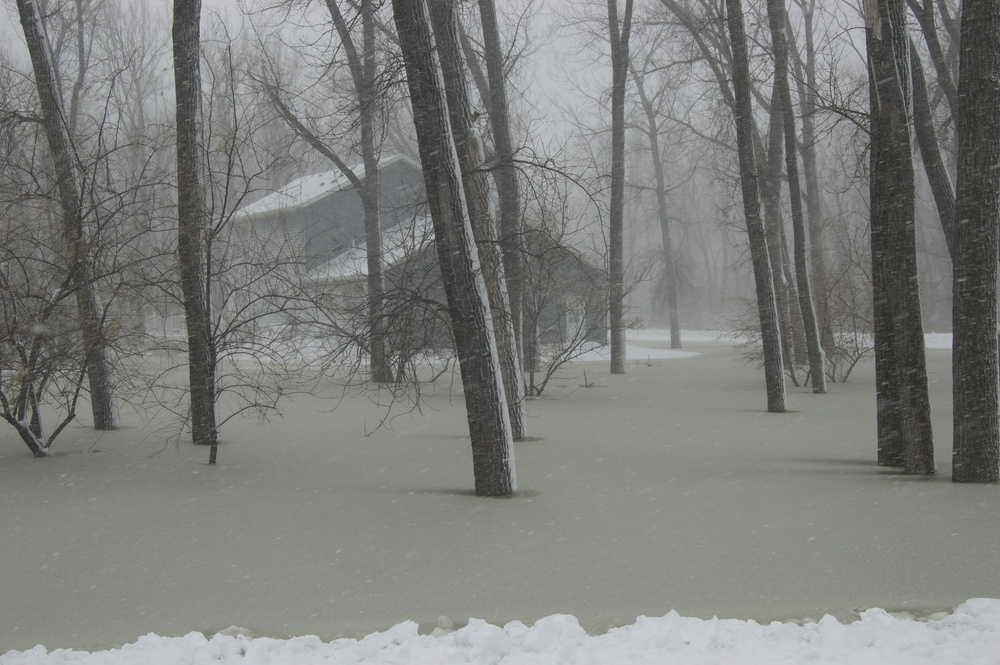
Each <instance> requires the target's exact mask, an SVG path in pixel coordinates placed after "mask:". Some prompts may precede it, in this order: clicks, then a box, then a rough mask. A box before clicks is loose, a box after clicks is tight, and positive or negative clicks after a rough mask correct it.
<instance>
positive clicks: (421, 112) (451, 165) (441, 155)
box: [392, 0, 517, 496]
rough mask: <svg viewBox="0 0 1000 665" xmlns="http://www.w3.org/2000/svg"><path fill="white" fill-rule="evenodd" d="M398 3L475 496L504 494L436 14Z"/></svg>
mask: <svg viewBox="0 0 1000 665" xmlns="http://www.w3.org/2000/svg"><path fill="white" fill-rule="evenodd" d="M392 5H393V10H394V11H393V18H394V20H395V23H396V30H397V33H398V35H399V44H400V50H401V51H402V54H403V62H404V64H405V66H406V75H407V85H408V88H409V90H410V101H411V104H412V106H413V121H414V125H415V127H416V133H417V140H418V143H419V146H420V161H421V164H422V166H423V173H424V182H425V184H426V189H427V193H428V198H429V201H430V208H431V218H432V220H433V223H434V235H435V243H436V245H437V251H438V261H439V262H440V265H441V274H442V277H443V278H444V287H445V294H446V296H447V299H448V309H449V311H450V313H451V320H452V328H453V331H454V336H455V345H456V347H457V349H458V358H459V365H460V369H461V374H462V385H463V387H464V389H465V395H466V410H467V414H468V421H469V433H470V435H471V437H472V459H473V471H474V476H475V484H476V494H478V495H480V496H506V495H510V494H512V493H513V492H514V491H515V490H516V488H517V482H516V479H515V474H514V447H513V442H512V437H511V431H510V421H509V419H508V415H507V406H506V397H505V393H504V388H503V380H502V377H501V372H500V366H499V360H498V357H497V350H496V341H495V339H494V337H493V330H492V321H491V317H490V309H489V302H488V301H487V297H486V287H485V284H484V282H483V278H482V274H481V272H480V265H479V256H478V252H477V250H476V245H475V239H474V237H473V234H472V228H471V226H470V224H469V220H468V214H467V211H466V208H465V202H464V200H463V196H462V189H461V179H460V175H459V173H460V167H459V166H458V164H457V157H456V154H455V147H454V142H453V139H452V134H451V127H450V123H449V118H448V104H447V101H446V99H445V90H444V81H443V80H442V75H441V71H440V69H439V67H438V63H437V58H436V57H435V52H434V41H433V37H432V31H431V23H430V16H429V14H428V10H427V5H426V2H425V0H417V1H416V2H414V1H413V0H393V3H392Z"/></svg>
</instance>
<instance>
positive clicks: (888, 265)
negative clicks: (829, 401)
mask: <svg viewBox="0 0 1000 665" xmlns="http://www.w3.org/2000/svg"><path fill="white" fill-rule="evenodd" d="M866 32H867V40H868V66H869V90H870V103H871V115H870V117H871V131H870V136H871V176H870V177H871V185H870V187H871V194H870V201H871V244H872V287H873V291H874V292H873V297H874V299H875V301H876V306H875V318H876V323H875V344H876V347H875V354H876V368H875V369H876V383H877V389H878V390H879V391H880V392H879V394H878V395H877V398H876V399H877V407H878V409H879V414H880V416H881V413H882V410H883V409H886V410H888V414H887V415H889V414H891V412H892V411H893V410H895V409H898V410H899V413H898V415H892V419H890V418H889V417H887V418H885V419H883V418H881V417H880V418H879V462H880V463H882V464H887V463H898V462H899V457H900V456H901V455H902V457H903V460H902V461H903V466H904V469H905V472H906V473H909V474H930V473H933V472H934V446H933V439H932V433H931V421H930V401H929V398H928V394H927V369H926V364H925V357H924V336H923V325H922V322H921V318H920V294H919V290H918V285H917V262H916V235H915V229H914V181H913V161H912V154H911V150H912V148H911V140H910V127H911V125H910V119H911V115H910V81H911V79H910V71H909V66H910V56H909V41H908V39H907V35H906V10H905V8H904V6H903V0H872V1H871V2H869V3H868V4H867V30H866ZM886 317H888V320H886ZM887 338H888V339H887ZM879 356H881V357H882V363H881V364H879ZM880 369H881V373H880ZM889 382H892V383H894V384H895V385H896V389H897V390H898V393H897V392H896V391H894V390H892V389H891V388H890V389H889V390H888V391H887V392H884V393H883V392H882V390H883V389H884V388H885V387H886V386H887V384H888V383H889ZM894 393H895V394H894ZM894 399H898V405H897V404H892V403H891V402H892V400H894ZM895 418H898V420H894V419H895ZM884 427H900V429H899V430H895V429H883V428H884Z"/></svg>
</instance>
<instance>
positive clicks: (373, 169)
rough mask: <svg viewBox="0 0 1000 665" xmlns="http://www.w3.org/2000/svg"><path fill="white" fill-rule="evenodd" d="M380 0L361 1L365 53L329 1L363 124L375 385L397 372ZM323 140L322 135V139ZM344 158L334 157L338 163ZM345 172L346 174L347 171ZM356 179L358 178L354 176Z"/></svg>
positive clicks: (362, 187) (371, 358)
mask: <svg viewBox="0 0 1000 665" xmlns="http://www.w3.org/2000/svg"><path fill="white" fill-rule="evenodd" d="M377 5H378V3H376V2H375V0H362V2H361V5H360V10H359V11H360V12H361V32H362V36H361V39H362V43H361V46H362V52H361V53H358V50H357V47H356V46H355V44H354V38H353V37H352V36H351V31H350V27H349V26H348V25H347V21H346V20H344V15H343V14H342V13H341V11H340V7H339V6H338V5H337V2H336V0H326V6H327V10H328V11H329V12H330V18H331V19H332V20H333V24H334V28H335V29H336V30H337V34H338V36H339V37H340V42H341V44H342V45H343V47H344V53H345V55H346V56H347V66H348V69H349V70H350V72H351V80H352V82H353V83H354V92H355V95H356V96H357V101H358V124H359V125H360V127H361V160H362V162H363V163H364V165H365V174H364V178H363V179H361V180H360V182H359V183H358V184H360V187H358V194H359V195H360V196H361V205H362V208H363V209H364V216H365V219H364V224H365V257H366V260H367V268H368V278H367V289H368V350H369V353H370V356H369V370H370V375H371V380H372V381H374V382H376V383H391V382H392V372H391V370H390V368H389V365H388V362H387V361H386V331H385V327H386V326H385V311H384V310H385V278H384V276H383V274H382V268H383V266H382V264H383V259H382V222H381V220H382V213H381V209H380V203H381V184H380V168H379V158H380V153H381V150H380V146H379V142H378V139H377V138H376V114H377V110H378V108H377V107H378V104H377V88H376V80H375V79H376V77H377V76H378V71H377V69H378V68H377V65H378V63H377V60H376V45H375V29H376V25H375V24H376V20H375V19H376V16H375V12H376V11H377V10H378V6H377ZM317 140H318V139H317ZM339 161H340V160H339V159H338V160H335V161H334V163H335V164H337V162H339ZM344 167H345V168H341V171H345V169H346V165H344ZM345 175H347V174H346V173H345ZM355 179H357V178H356V176H355Z"/></svg>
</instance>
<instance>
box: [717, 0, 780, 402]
mask: <svg viewBox="0 0 1000 665" xmlns="http://www.w3.org/2000/svg"><path fill="white" fill-rule="evenodd" d="M741 5H742V3H741V2H740V0H726V14H727V22H728V25H729V36H730V43H731V46H732V52H733V96H734V104H733V113H734V116H735V120H736V145H737V149H738V151H739V165H740V184H741V189H742V192H743V209H744V213H745V215H746V225H747V235H748V236H749V239H750V257H751V261H752V262H753V272H754V284H755V286H756V290H757V309H758V312H759V316H760V327H761V340H762V343H763V347H764V379H765V383H766V386H767V410H768V411H769V412H771V413H784V412H785V373H784V368H783V367H782V361H781V332H780V330H779V326H778V315H777V306H776V303H775V298H774V279H773V276H772V274H771V261H770V258H769V257H768V251H767V241H766V239H765V237H764V225H763V223H762V222H761V218H760V199H759V194H758V191H757V164H756V159H755V158H754V150H753V110H752V109H751V105H750V71H749V64H748V58H747V43H746V33H745V32H744V28H743V7H742V6H741Z"/></svg>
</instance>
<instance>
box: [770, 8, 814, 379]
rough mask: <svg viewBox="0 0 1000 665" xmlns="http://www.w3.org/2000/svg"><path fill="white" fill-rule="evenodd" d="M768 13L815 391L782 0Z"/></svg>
mask: <svg viewBox="0 0 1000 665" xmlns="http://www.w3.org/2000/svg"><path fill="white" fill-rule="evenodd" d="M767 14H768V19H769V23H770V27H771V46H772V49H773V50H774V87H775V90H776V92H777V94H776V97H777V102H778V104H779V105H780V107H781V117H782V125H783V128H784V132H785V172H786V174H787V176H788V195H789V199H790V201H791V208H792V242H793V246H794V252H795V280H796V282H797V284H798V296H799V303H798V304H799V309H800V311H801V313H802V324H803V327H804V332H805V338H806V349H807V351H808V354H809V372H810V375H811V378H812V386H813V392H814V393H825V392H826V367H825V365H826V361H825V358H824V354H823V347H822V346H821V345H820V339H819V325H818V324H817V323H816V310H815V308H814V307H813V298H812V286H811V285H810V282H809V269H808V266H807V264H806V238H805V220H804V219H803V211H802V190H801V189H800V185H799V164H798V154H797V149H796V129H795V115H794V111H793V108H792V94H791V91H790V90H789V87H788V40H787V39H786V38H785V4H784V0H768V2H767Z"/></svg>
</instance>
